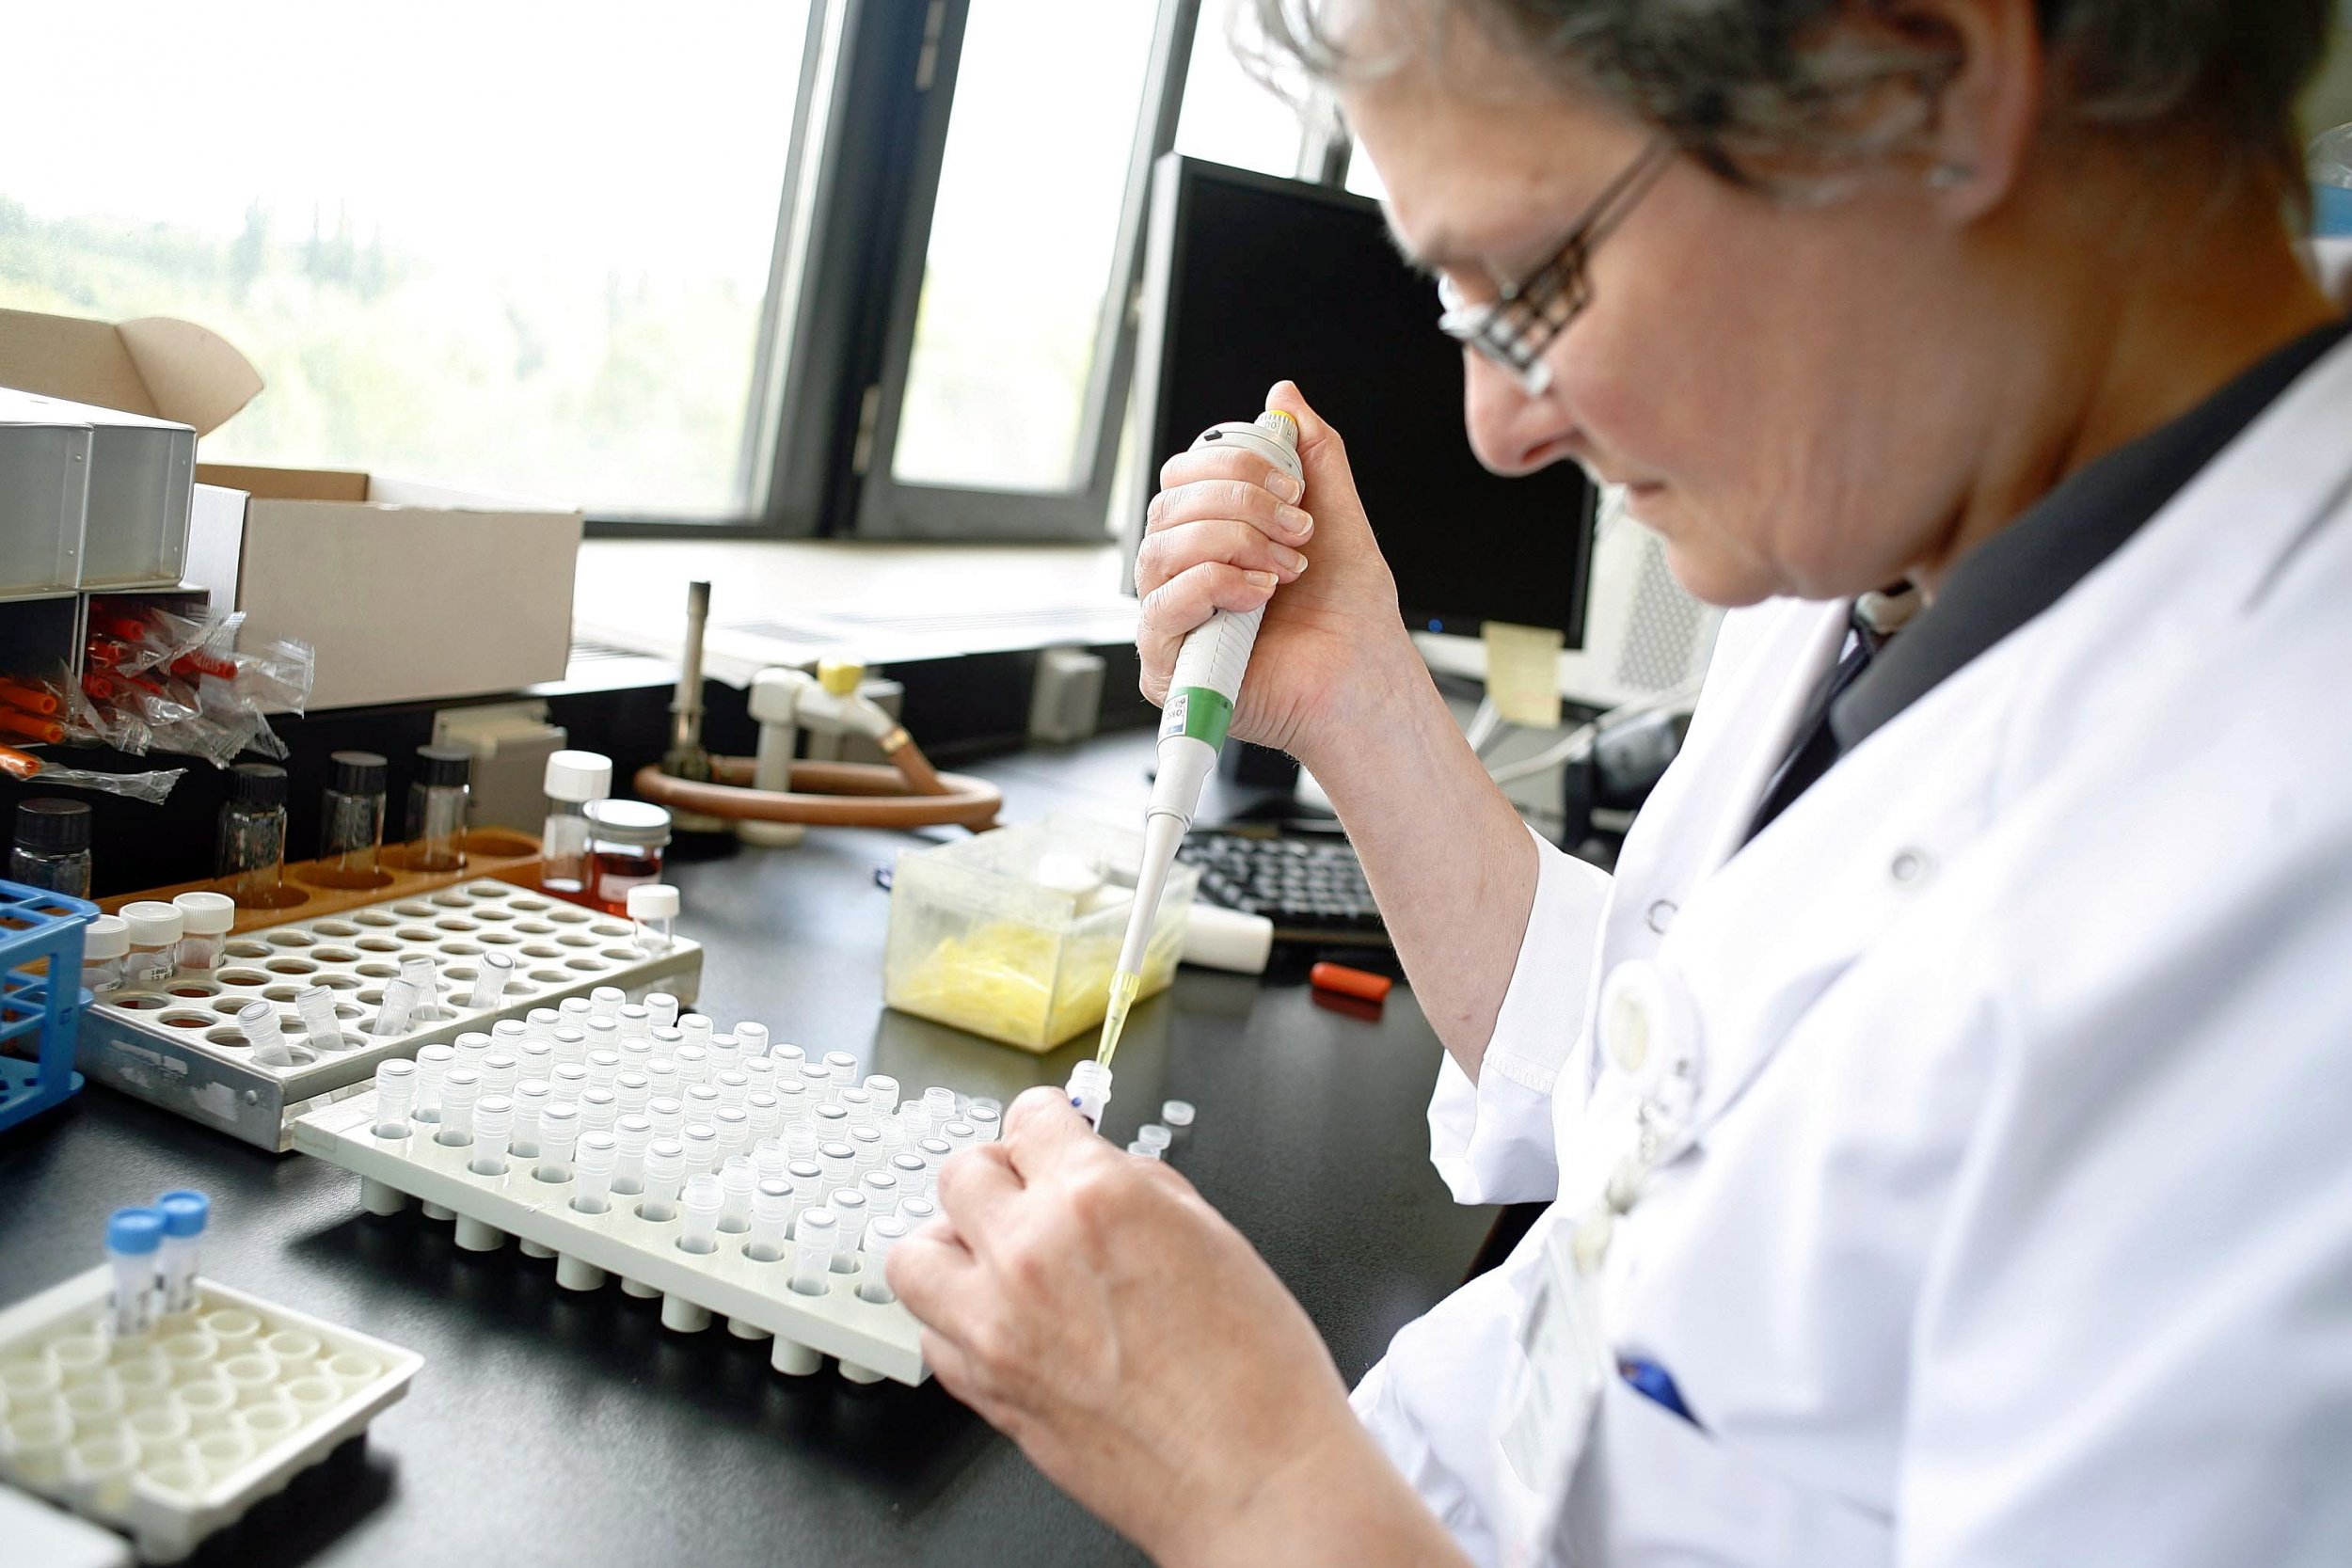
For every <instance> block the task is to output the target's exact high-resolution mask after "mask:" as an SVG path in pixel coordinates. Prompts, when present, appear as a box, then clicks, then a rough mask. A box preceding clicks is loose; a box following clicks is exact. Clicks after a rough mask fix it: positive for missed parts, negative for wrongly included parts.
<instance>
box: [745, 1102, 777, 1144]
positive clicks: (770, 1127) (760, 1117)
mask: <svg viewBox="0 0 2352 1568" xmlns="http://www.w3.org/2000/svg"><path fill="white" fill-rule="evenodd" d="M743 1114H744V1115H745V1116H747V1117H750V1118H751V1122H752V1143H753V1145H754V1146H755V1147H756V1146H757V1145H758V1144H759V1143H760V1142H761V1141H762V1140H763V1139H767V1138H772V1137H774V1136H775V1135H776V1133H777V1132H778V1130H780V1129H781V1128H782V1127H783V1126H784V1107H783V1106H782V1105H780V1104H778V1103H777V1102H776V1097H775V1096H774V1095H772V1094H770V1093H769V1092H768V1091H767V1090H765V1089H755V1090H754V1091H753V1092H752V1093H750V1094H748V1095H745V1096H744V1097H743Z"/></svg>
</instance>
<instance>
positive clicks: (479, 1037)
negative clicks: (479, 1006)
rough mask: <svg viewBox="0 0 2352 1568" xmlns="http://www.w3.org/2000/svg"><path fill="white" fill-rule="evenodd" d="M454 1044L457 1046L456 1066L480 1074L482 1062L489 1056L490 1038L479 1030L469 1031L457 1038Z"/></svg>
mask: <svg viewBox="0 0 2352 1568" xmlns="http://www.w3.org/2000/svg"><path fill="white" fill-rule="evenodd" d="M454 1043H455V1044H456V1046H457V1065H458V1066H459V1067H469V1068H471V1069H474V1070H475V1071H476V1072H480V1071H481V1070H482V1064H483V1062H484V1061H485V1060H486V1059H487V1058H488V1057H489V1054H490V1037H489V1036H487V1035H485V1034H484V1033H483V1032H482V1031H481V1030H479V1029H469V1030H467V1031H466V1032H465V1033H464V1034H462V1035H460V1036H458V1037H457V1038H456V1041H455V1042H454Z"/></svg>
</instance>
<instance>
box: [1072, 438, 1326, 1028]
mask: <svg viewBox="0 0 2352 1568" xmlns="http://www.w3.org/2000/svg"><path fill="white" fill-rule="evenodd" d="M1210 446H1219V447H1239V448H1241V449H1242V450H1243V451H1248V452H1250V453H1253V454H1254V455H1256V456H1259V457H1263V458H1264V459H1265V460H1266V461H1267V462H1268V463H1271V464H1273V465H1274V466H1275V467H1278V468H1280V469H1281V470H1282V471H1283V472H1285V473H1287V474H1289V475H1290V476H1291V477H1292V478H1293V479H1299V480H1303V479H1305V478H1306V469H1305V467H1303V466H1302V465H1301V464H1300V463H1299V460H1298V421H1297V420H1294V419H1292V418H1291V416H1290V415H1288V414H1285V413H1283V412H1282V411H1281V410H1280V409H1268V410H1267V411H1266V412H1265V413H1263V414H1261V415H1259V416H1258V418H1257V420H1255V421H1254V422H1252V423H1249V424H1241V423H1231V424H1221V425H1218V426H1216V428H1215V429H1213V430H1209V431H1206V432H1204V433H1203V434H1202V435H1201V436H1200V439H1199V440H1197V441H1195V442H1194V443H1193V444H1192V450H1193V451H1200V449H1201V448H1203V447H1210ZM1264 618H1265V608H1264V607H1263V605H1262V606H1260V607H1259V608H1258V609H1256V610H1218V611H1216V613H1215V614H1213V615H1211V616H1210V617H1209V618H1208V620H1207V621H1206V622H1204V623H1202V625H1201V626H1200V627H1199V628H1198V629H1197V630H1195V631H1194V632H1193V633H1192V634H1191V635H1190V636H1188V637H1186V638H1185V639H1184V646H1183V648H1182V649H1180V650H1179V651H1178V653H1177V655H1176V668H1175V671H1174V673H1172V674H1171V675H1170V676H1169V677H1168V705H1167V707H1166V708H1165V709H1164V710H1163V712H1162V715H1161V718H1160V766H1159V775H1158V777H1157V778H1156V779H1155V780H1154V781H1153V783H1152V803H1151V804H1150V805H1149V806H1148V807H1146V808H1145V813H1144V818H1143V863H1142V865H1141V866H1140V867H1139V868H1138V869H1137V871H1136V901H1135V905H1134V907H1133V909H1132V910H1131V911H1129V913H1128V916H1127V939H1126V941H1125V942H1123V943H1121V944H1120V950H1119V968H1118V970H1117V971H1116V972H1115V973H1114V974H1112V976H1111V993H1110V1010H1109V1011H1108V1012H1106V1013H1104V1016H1103V1043H1102V1045H1101V1046H1100V1047H1099V1048H1098V1049H1097V1050H1096V1052H1095V1059H1096V1060H1097V1061H1100V1062H1102V1063H1104V1065H1105V1066H1107V1065H1109V1062H1110V1059H1111V1053H1113V1052H1115V1051H1117V1050H1118V1049H1119V1035H1120V1030H1121V1029H1123V1028H1125V1027H1126V1023H1127V1010H1128V1009H1129V1008H1130V1007H1132V1006H1135V1001H1136V992H1137V991H1138V990H1142V988H1143V959H1144V950H1145V949H1146V948H1147V947H1149V946H1150V945H1151V942H1152V925H1153V923H1154V921H1155V919H1156V918H1157V916H1158V914H1159V909H1160V895H1161V894H1162V893H1163V892H1165V891H1166V889H1167V887H1168V868H1169V867H1170V866H1171V865H1172V864H1173V863H1174V862H1175V859H1176V846H1177V845H1178V843H1180V842H1181V841H1182V840H1183V838H1184V832H1185V830H1186V829H1188V828H1190V827H1191V826H1192V814H1193V812H1194V811H1195V810H1196V809H1197V808H1198V807H1199V806H1200V786H1201V785H1202V784H1205V783H1207V782H1208V777H1209V774H1210V771H1211V770H1212V769H1214V768H1216V754H1217V752H1218V751H1219V749H1221V748H1222V747H1223V746H1224V744H1225V727H1226V725H1227V723H1228V722H1230V721H1231V720H1232V715H1233V704H1234V703H1235V702H1236V701H1237V700H1239V698H1240V696H1241V682H1242V676H1243V674H1244V673H1246V672H1247V671H1248V667H1249V650H1250V649H1251V647H1253V646H1254V645H1255V644H1256V642H1257V641H1258V623H1259V622H1260V621H1262V620H1263V619H1264Z"/></svg>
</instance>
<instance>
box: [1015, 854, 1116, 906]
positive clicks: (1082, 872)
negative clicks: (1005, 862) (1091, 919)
mask: <svg viewBox="0 0 2352 1568" xmlns="http://www.w3.org/2000/svg"><path fill="white" fill-rule="evenodd" d="M1029 879H1030V880H1031V881H1033V882H1035V883H1036V884H1037V885H1038V886H1040V887H1041V888H1045V889H1047V890H1048V891H1050V892H1054V893H1067V894H1069V895H1071V896H1072V897H1073V898H1083V897H1085V896H1086V895H1088V894H1089V893H1092V892H1093V891H1094V890H1095V889H1096V888H1098V887H1101V886H1102V885H1103V874H1102V872H1100V871H1098V870H1096V869H1095V867H1094V863H1093V862H1092V861H1089V860H1088V859H1087V858H1086V857H1085V856H1083V855H1073V854H1070V853H1067V852H1066V851H1063V850H1059V849H1057V850H1054V851H1052V852H1050V853H1048V854H1045V855H1041V856H1040V857H1039V858H1038V863H1037V869H1036V870H1035V871H1032V872H1030V873H1029Z"/></svg>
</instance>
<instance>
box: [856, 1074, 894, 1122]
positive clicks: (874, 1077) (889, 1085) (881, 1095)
mask: <svg viewBox="0 0 2352 1568" xmlns="http://www.w3.org/2000/svg"><path fill="white" fill-rule="evenodd" d="M861 1087H863V1088H864V1089H865V1090H866V1097H867V1098H868V1099H870V1100H871V1101H873V1102H874V1114H875V1115H876V1116H880V1117H895V1116H897V1115H898V1080H897V1079H896V1078H893V1077H891V1076H890V1075H889V1074H888V1073H883V1072H871V1073H868V1074H866V1082H865V1084H864V1085H861Z"/></svg>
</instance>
